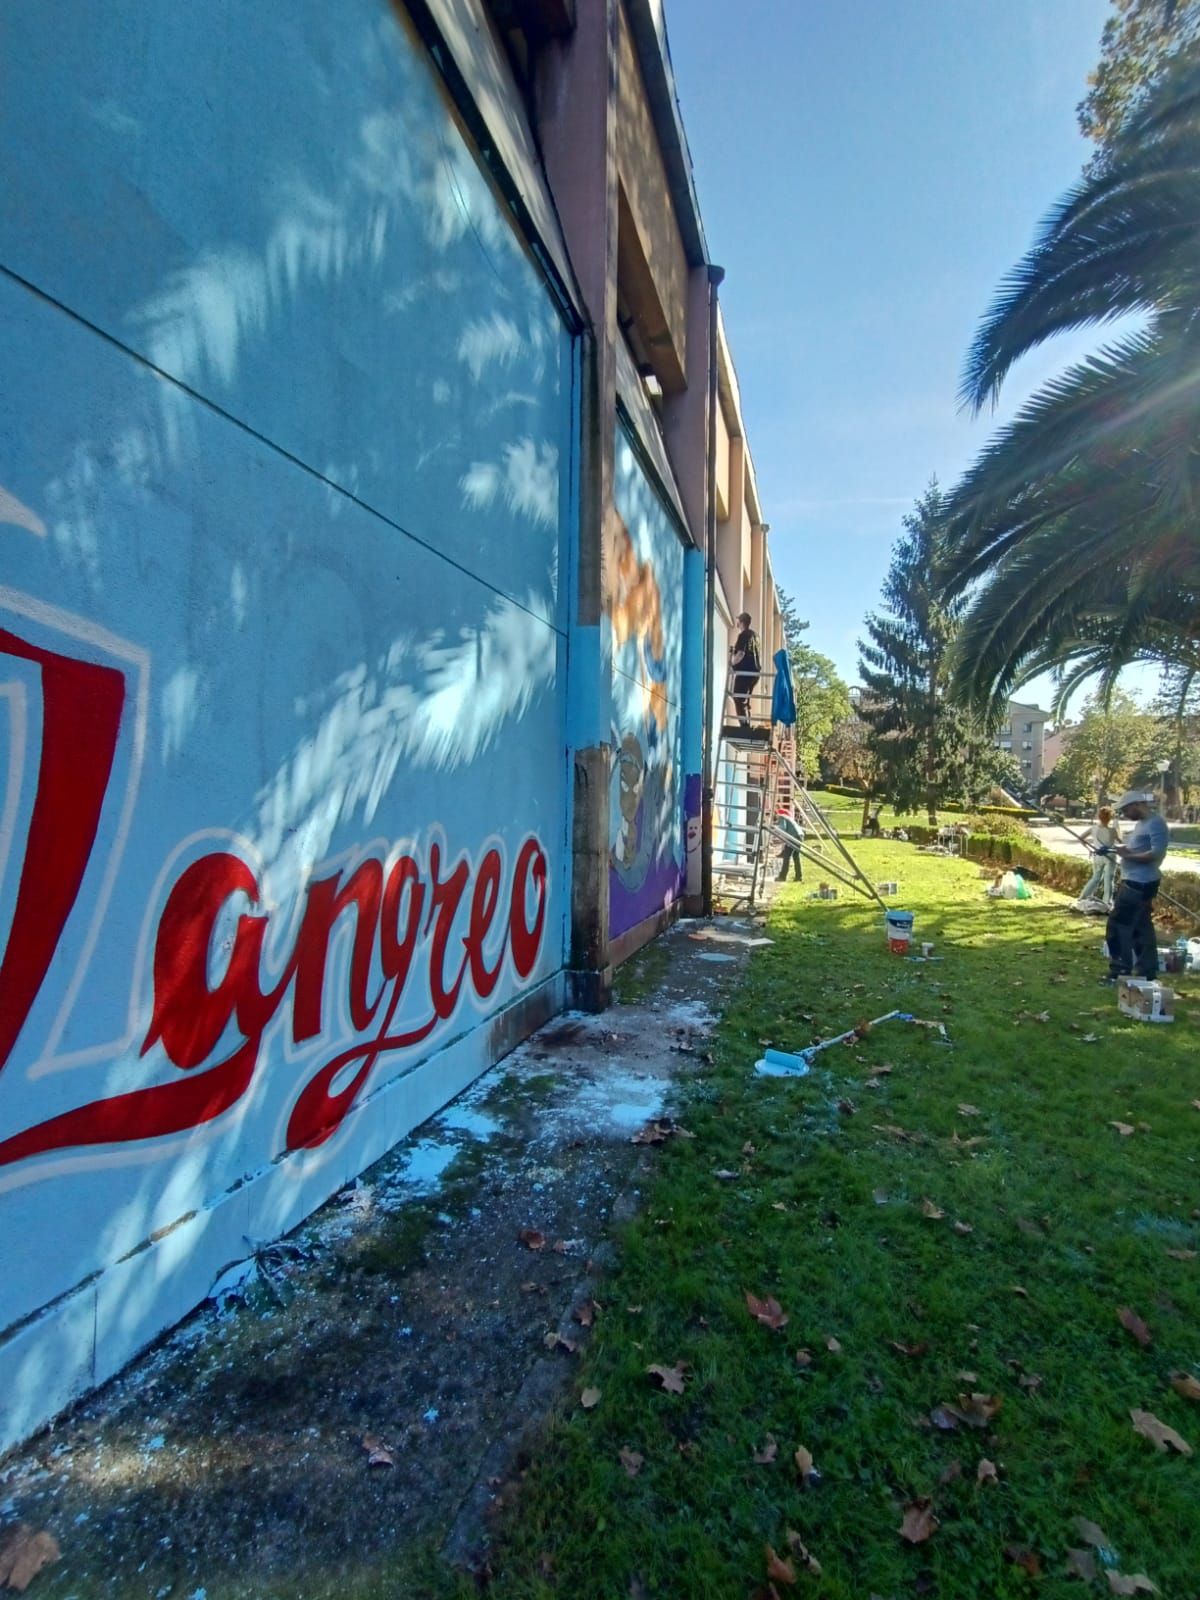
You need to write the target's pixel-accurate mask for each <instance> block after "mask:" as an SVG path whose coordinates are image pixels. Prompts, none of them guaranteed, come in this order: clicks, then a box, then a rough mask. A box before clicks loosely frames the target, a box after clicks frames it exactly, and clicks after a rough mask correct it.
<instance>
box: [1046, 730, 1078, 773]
mask: <svg viewBox="0 0 1200 1600" xmlns="http://www.w3.org/2000/svg"><path fill="white" fill-rule="evenodd" d="M1075 728H1076V724H1075V723H1074V722H1061V723H1059V725H1058V727H1057V728H1051V730H1050V732H1049V733H1047V735H1046V739H1045V743H1044V745H1043V747H1042V762H1043V765H1044V767H1045V770H1046V771H1047V772H1053V771H1054V769H1055V767H1056V766H1057V765H1058V763H1059V762H1060V761H1061V760H1062V758H1063V756H1065V755H1066V753H1067V746H1068V745H1069V744H1070V742H1071V735H1072V734H1073V733H1074V731H1075Z"/></svg>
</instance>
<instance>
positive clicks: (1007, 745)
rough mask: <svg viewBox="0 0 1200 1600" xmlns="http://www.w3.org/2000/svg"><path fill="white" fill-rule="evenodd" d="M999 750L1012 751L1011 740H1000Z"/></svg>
mask: <svg viewBox="0 0 1200 1600" xmlns="http://www.w3.org/2000/svg"><path fill="white" fill-rule="evenodd" d="M1000 748H1001V750H1011V749H1012V740H1011V739H1001V741H1000Z"/></svg>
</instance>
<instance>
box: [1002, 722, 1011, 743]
mask: <svg viewBox="0 0 1200 1600" xmlns="http://www.w3.org/2000/svg"><path fill="white" fill-rule="evenodd" d="M1011 732H1012V723H1011V722H1006V723H1005V724H1004V726H1003V727H1002V728H1001V729H1000V737H1001V738H1002V739H1003V738H1006V737H1007V736H1008V735H1009V734H1010V733H1011Z"/></svg>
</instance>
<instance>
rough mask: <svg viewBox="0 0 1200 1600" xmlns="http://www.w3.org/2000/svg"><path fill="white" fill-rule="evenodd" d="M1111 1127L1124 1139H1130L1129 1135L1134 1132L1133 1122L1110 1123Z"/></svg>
mask: <svg viewBox="0 0 1200 1600" xmlns="http://www.w3.org/2000/svg"><path fill="white" fill-rule="evenodd" d="M1109 1127H1110V1128H1115V1129H1116V1130H1117V1132H1118V1133H1119V1134H1120V1135H1121V1137H1122V1139H1128V1137H1129V1135H1130V1134H1131V1133H1132V1132H1133V1123H1132V1122H1110V1123H1109Z"/></svg>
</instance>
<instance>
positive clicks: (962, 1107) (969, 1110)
mask: <svg viewBox="0 0 1200 1600" xmlns="http://www.w3.org/2000/svg"><path fill="white" fill-rule="evenodd" d="M958 1114H959V1116H960V1117H977V1116H979V1115H980V1110H979V1107H978V1106H972V1105H968V1104H967V1103H966V1101H965V1100H964V1101H960V1102H959V1107H958Z"/></svg>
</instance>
